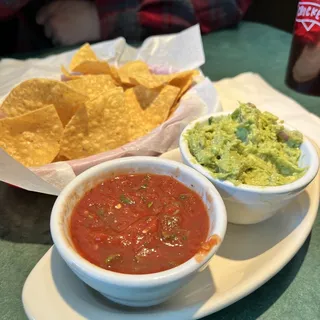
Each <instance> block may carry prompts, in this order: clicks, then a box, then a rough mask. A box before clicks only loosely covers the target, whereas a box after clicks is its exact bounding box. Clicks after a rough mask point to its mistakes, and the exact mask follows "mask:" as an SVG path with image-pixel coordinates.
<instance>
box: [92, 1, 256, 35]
mask: <svg viewBox="0 0 320 320" xmlns="http://www.w3.org/2000/svg"><path fill="white" fill-rule="evenodd" d="M95 2H96V4H97V8H98V12H99V16H100V25H101V37H102V39H110V38H115V37H118V36H123V37H125V38H126V39H127V40H133V41H135V40H143V39H144V38H146V37H148V36H150V35H154V34H165V33H173V32H178V31H180V30H183V29H185V28H187V27H190V26H192V25H194V24H196V23H199V24H200V27H201V31H202V33H204V34H205V33H209V32H211V31H213V30H217V29H221V28H225V27H230V26H234V25H236V24H237V23H238V22H239V21H240V20H241V19H242V17H243V16H244V14H245V13H246V11H247V9H248V7H249V5H250V3H251V0H125V1H119V0H108V1H105V0H96V1H95Z"/></svg>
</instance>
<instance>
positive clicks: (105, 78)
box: [67, 74, 116, 99]
mask: <svg viewBox="0 0 320 320" xmlns="http://www.w3.org/2000/svg"><path fill="white" fill-rule="evenodd" d="M67 85H68V86H69V87H70V88H72V89H74V90H75V91H79V92H81V93H82V94H85V95H86V96H88V97H89V98H90V99H93V98H95V97H97V96H99V95H100V94H102V93H104V92H106V91H108V90H110V89H113V88H115V87H116V86H115V84H114V82H113V79H112V77H111V76H110V75H108V74H99V75H87V76H84V77H82V78H81V79H76V80H72V81H68V82H67Z"/></svg>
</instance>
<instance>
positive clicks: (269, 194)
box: [179, 112, 319, 224]
mask: <svg viewBox="0 0 320 320" xmlns="http://www.w3.org/2000/svg"><path fill="white" fill-rule="evenodd" d="M227 115H230V112H219V113H215V114H211V115H207V116H204V117H201V118H199V119H196V120H194V121H193V122H191V123H190V124H189V125H188V126H187V127H186V128H185V129H184V131H183V132H182V134H181V136H180V141H179V147H180V152H181V157H182V160H183V162H184V163H185V164H187V165H188V166H190V167H192V168H194V169H195V170H197V171H198V172H200V173H201V174H203V175H204V176H205V177H206V178H207V179H208V180H210V181H211V182H212V183H213V184H214V185H215V187H216V188H217V190H218V191H219V193H220V194H221V196H222V198H223V200H224V203H225V205H226V209H227V218H228V222H231V223H235V224H255V223H258V222H261V221H264V220H266V219H268V218H270V217H272V216H273V215H274V214H276V213H277V212H278V211H279V210H281V209H282V208H283V207H284V206H286V205H287V204H288V203H289V202H290V201H291V200H292V199H293V198H294V197H296V196H297V195H298V194H300V193H301V192H303V190H304V189H305V188H306V187H307V186H308V185H309V184H310V183H311V182H312V180H313V179H314V178H315V176H316V174H317V172H318V169H319V156H318V153H317V150H316V149H315V147H314V146H313V144H312V143H311V142H310V141H309V140H308V139H307V138H306V137H305V136H303V141H302V143H301V145H300V151H301V155H300V158H299V160H298V166H299V167H300V168H304V169H305V171H304V172H303V175H302V176H301V177H299V178H298V179H297V180H295V181H293V182H291V183H287V184H284V185H279V186H258V185H249V184H243V183H242V184H238V185H235V184H234V183H232V182H230V181H228V180H222V179H217V178H216V177H214V176H213V175H212V174H211V172H210V170H208V169H207V168H206V167H205V166H202V165H201V164H200V163H199V162H198V161H197V159H196V157H195V156H194V155H193V154H192V153H191V151H190V148H189V144H188V141H187V139H186V136H187V134H188V132H189V130H192V129H193V128H194V127H195V126H196V125H198V124H200V125H206V124H208V123H209V122H210V119H212V118H217V119H219V118H221V117H223V116H227ZM283 127H284V129H285V130H286V131H287V132H290V131H293V130H296V129H294V128H293V127H291V126H289V125H287V124H286V123H283Z"/></svg>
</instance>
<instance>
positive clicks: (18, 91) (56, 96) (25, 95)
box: [1, 79, 88, 125]
mask: <svg viewBox="0 0 320 320" xmlns="http://www.w3.org/2000/svg"><path fill="white" fill-rule="evenodd" d="M87 99H88V98H87V96H85V95H83V94H81V93H79V92H77V91H75V90H73V89H71V88H70V87H69V86H67V85H66V83H64V82H60V81H55V80H49V79H31V80H27V81H24V82H22V83H20V84H19V85H18V86H17V87H15V88H14V89H12V90H11V92H10V93H9V95H8V96H7V98H6V99H5V100H4V102H3V104H2V107H1V109H2V110H3V111H4V112H5V113H6V115H7V116H8V117H16V116H20V115H22V114H25V113H27V112H31V111H34V110H37V109H39V108H43V107H45V106H48V105H50V104H53V105H54V106H55V107H56V109H57V112H58V115H59V117H60V120H61V122H62V124H63V125H66V124H67V123H68V122H69V120H70V119H71V118H72V116H73V115H74V113H75V112H76V110H77V109H78V108H79V106H81V105H83V103H84V102H85V101H86V100H87Z"/></svg>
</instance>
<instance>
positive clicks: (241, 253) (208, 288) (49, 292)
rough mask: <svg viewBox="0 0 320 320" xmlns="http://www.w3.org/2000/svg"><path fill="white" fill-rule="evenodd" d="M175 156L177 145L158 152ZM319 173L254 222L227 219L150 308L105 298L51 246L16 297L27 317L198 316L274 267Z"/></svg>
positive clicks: (309, 211)
mask: <svg viewBox="0 0 320 320" xmlns="http://www.w3.org/2000/svg"><path fill="white" fill-rule="evenodd" d="M162 157H164V158H168V159H172V160H176V161H181V158H180V153H179V150H174V151H171V152H168V153H166V154H164V155H162ZM319 185H320V179H319V175H318V176H317V177H316V179H315V180H314V181H313V183H312V184H311V185H310V186H309V187H308V188H307V190H306V191H304V192H303V193H302V194H301V195H299V196H298V197H297V198H296V199H294V200H293V201H292V202H291V204H290V205H289V206H288V207H286V208H285V209H284V210H283V211H282V212H279V213H278V214H276V215H275V216H273V217H272V218H271V219H269V220H267V221H265V222H262V223H259V224H256V225H247V226H244V225H243V226H241V225H232V224H229V225H228V229H227V234H226V237H225V239H224V242H223V244H222V246H221V248H220V249H219V251H218V253H217V254H216V255H215V256H214V258H213V259H212V260H211V262H210V265H209V267H208V268H207V269H205V270H204V271H203V272H202V273H199V274H198V275H197V277H196V278H195V279H194V280H193V281H192V282H190V283H189V284H188V285H187V286H185V287H184V288H183V289H182V290H181V291H180V292H179V293H178V294H177V295H176V296H174V297H173V298H171V299H170V300H169V301H167V302H165V303H163V304H161V305H158V306H155V307H151V308H141V309H139V308H128V307H122V306H119V305H116V304H114V303H111V302H109V301H108V300H106V299H105V298H103V297H102V296H100V295H99V294H98V293H96V292H95V291H94V290H92V289H91V288H89V287H88V286H86V285H85V284H84V283H83V282H81V281H80V280H79V279H78V278H77V277H76V276H75V275H74V274H73V273H72V271H70V270H69V268H68V267H67V265H66V264H65V263H64V261H63V260H62V259H61V258H60V256H59V254H58V252H57V250H56V249H55V248H54V247H52V248H51V249H50V250H49V251H48V252H47V253H46V254H45V255H44V256H43V258H42V259H41V260H40V261H39V262H38V264H37V265H36V266H35V268H34V269H33V270H32V271H31V273H30V275H29V277H28V278H27V280H26V282H25V285H24V288H23V292H22V300H23V305H24V308H25V311H26V313H27V315H28V317H29V319H34V320H42V319H46V320H56V319H68V320H79V319H95V320H100V319H101V320H102V319H103V320H105V319H112V320H126V319H130V320H143V319H150V318H151V317H152V318H153V319H155V320H156V319H158V320H166V319H168V320H169V319H170V320H171V319H199V318H201V317H204V316H206V315H208V314H210V313H213V312H216V311H218V310H221V309H222V308H225V307H227V306H229V305H230V304H232V303H234V302H236V301H238V300H240V299H241V298H243V297H245V296H247V295H248V294H250V293H251V292H252V291H254V290H256V289H257V288H259V287H260V286H262V285H263V284H264V283H265V282H266V281H268V280H269V279H270V278H271V277H273V276H274V275H275V274H276V273H277V272H279V271H280V270H281V269H282V268H283V267H284V266H285V265H286V264H287V263H288V262H289V260H290V259H291V258H292V257H293V256H294V255H295V253H296V252H297V251H298V250H299V248H300V247H301V246H302V244H303V243H304V241H305V240H306V238H307V236H308V235H309V233H310V231H311V229H312V225H313V223H314V220H315V218H316V215H317V210H318V204H319V194H320V190H319Z"/></svg>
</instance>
